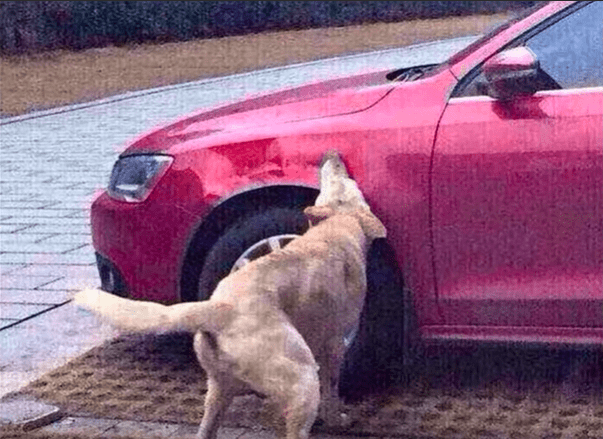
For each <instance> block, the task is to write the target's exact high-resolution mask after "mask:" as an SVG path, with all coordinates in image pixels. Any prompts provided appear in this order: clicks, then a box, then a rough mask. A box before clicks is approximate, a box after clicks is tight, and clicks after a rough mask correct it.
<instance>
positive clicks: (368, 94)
mask: <svg viewBox="0 0 603 439" xmlns="http://www.w3.org/2000/svg"><path fill="white" fill-rule="evenodd" d="M387 83H388V81H387V80H386V78H385V73H384V72H380V73H373V74H368V75H360V76H356V77H351V78H345V79H338V80H331V81H326V82H321V83H316V84H310V85H306V86H302V87H297V88H293V89H288V90H282V91H279V92H276V93H270V94H267V95H263V96H258V97H254V98H251V99H247V100H245V101H242V102H237V103H234V104H231V105H226V106H221V107H219V108H216V109H213V110H209V111H207V110H206V111H204V112H202V113H198V114H194V115H189V116H188V117H186V118H185V119H181V120H179V121H177V122H175V123H173V124H171V125H168V126H166V127H162V128H160V129H157V130H155V131H152V132H151V133H149V134H147V135H145V136H143V137H142V138H140V139H138V140H137V141H135V142H134V143H133V144H132V145H131V146H130V148H128V150H127V152H128V153H130V154H131V153H134V152H136V153H149V152H168V151H169V149H170V147H171V146H173V145H175V144H180V143H182V142H188V141H191V140H194V139H199V138H202V137H207V136H210V135H214V134H217V133H224V132H232V131H238V130H242V131H246V130H249V129H257V128H260V127H262V126H266V125H278V124H281V123H286V122H294V121H300V120H306V119H319V118H323V117H329V116H337V115H342V114H347V113H355V112H358V111H362V110H365V109H367V108H369V107H370V106H372V105H373V104H374V103H375V102H377V101H379V100H380V99H381V98H382V97H383V96H384V95H385V94H386V93H387V91H388V90H389V89H390V88H391V84H389V85H386V86H381V87H379V86H378V85H379V84H381V85H384V84H387Z"/></svg>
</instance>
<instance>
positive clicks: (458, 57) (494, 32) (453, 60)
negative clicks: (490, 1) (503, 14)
mask: <svg viewBox="0 0 603 439" xmlns="http://www.w3.org/2000/svg"><path fill="white" fill-rule="evenodd" d="M547 3H549V2H548V1H544V2H537V3H536V4H535V5H534V6H531V7H529V8H526V9H522V10H520V11H518V12H516V13H515V14H514V16H513V17H512V18H511V19H510V20H507V21H505V22H504V23H503V24H501V25H500V26H498V27H495V28H494V29H492V30H491V31H490V32H488V33H486V34H485V35H484V36H482V37H481V38H478V39H477V40H476V41H474V42H473V43H471V44H469V45H468V46H467V47H465V48H464V49H462V50H461V51H460V52H457V53H455V54H454V55H452V56H451V57H450V58H449V59H448V60H447V61H445V62H444V63H443V64H442V65H451V64H456V63H457V62H459V61H461V60H462V59H463V58H465V57H466V56H467V55H469V54H470V53H472V52H474V51H475V50H477V49H478V48H479V47H481V46H482V45H483V44H485V43H486V42H487V41H489V40H490V39H491V38H493V37H495V36H496V35H498V34H499V33H501V32H503V31H504V30H506V29H508V28H509V27H511V26H512V25H513V24H515V23H517V22H519V21H521V20H523V19H524V18H526V17H528V16H529V15H531V14H533V13H534V12H535V11H537V10H538V9H541V8H542V7H544V6H545V5H546V4H547Z"/></svg>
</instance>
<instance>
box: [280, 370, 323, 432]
mask: <svg viewBox="0 0 603 439" xmlns="http://www.w3.org/2000/svg"><path fill="white" fill-rule="evenodd" d="M304 369H305V370H303V371H301V374H300V375H301V376H300V378H301V379H300V381H299V382H298V383H297V384H296V385H295V386H293V387H292V388H291V389H289V391H288V392H287V394H288V395H287V399H288V401H287V402H286V403H285V408H284V415H285V422H286V429H287V436H286V439H308V437H309V436H310V429H311V428H312V424H314V420H315V419H316V414H317V412H318V405H319V403H320V384H319V380H318V376H317V374H316V369H315V368H314V367H308V366H306V367H305V368H304Z"/></svg>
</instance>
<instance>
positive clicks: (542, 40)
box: [455, 2, 603, 96]
mask: <svg viewBox="0 0 603 439" xmlns="http://www.w3.org/2000/svg"><path fill="white" fill-rule="evenodd" d="M513 46H526V47H528V48H530V49H531V50H532V51H533V52H534V53H535V54H536V57H537V58H538V61H539V62H540V72H539V73H540V75H541V76H544V77H545V78H546V79H547V80H546V81H543V80H541V81H540V84H548V85H547V86H544V87H542V88H540V90H547V89H559V88H562V89H568V88H583V87H598V86H603V2H593V3H590V4H588V5H586V6H585V7H583V8H580V9H578V10H576V11H574V12H573V13H572V14H570V15H568V16H567V17H565V18H563V19H561V20H559V21H557V22H556V23H554V24H553V25H551V26H549V27H547V28H545V29H543V30H541V31H540V32H538V33H537V34H535V35H531V36H528V37H527V38H523V39H522V40H520V41H519V42H517V43H516V44H514V45H513ZM513 46H511V47H513ZM508 48H510V47H506V48H505V49H508ZM476 73H477V74H476ZM476 73H473V75H472V76H473V79H472V80H471V81H470V82H469V83H468V84H467V85H466V86H465V87H463V88H462V89H459V90H457V93H455V96H479V95H484V92H483V90H484V88H483V87H479V85H478V84H480V83H484V82H485V78H484V75H483V73H481V71H480V70H478V71H477V72H476ZM541 79H542V78H541Z"/></svg>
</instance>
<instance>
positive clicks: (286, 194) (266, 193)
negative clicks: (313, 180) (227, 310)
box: [180, 184, 319, 302]
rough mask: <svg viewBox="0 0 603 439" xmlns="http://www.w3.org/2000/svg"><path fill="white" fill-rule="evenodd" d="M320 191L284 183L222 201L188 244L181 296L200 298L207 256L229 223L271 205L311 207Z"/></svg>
mask: <svg viewBox="0 0 603 439" xmlns="http://www.w3.org/2000/svg"><path fill="white" fill-rule="evenodd" d="M318 193H319V191H318V189H315V188H312V187H309V186H296V185H285V184H283V185H275V186H266V187H261V188H256V189H251V190H248V191H245V192H241V193H238V194H235V195H233V196H231V197H229V198H226V199H224V200H222V201H221V202H220V203H219V204H217V205H216V206H215V207H214V208H213V209H212V210H211V211H210V212H209V214H208V215H207V216H205V217H204V218H203V219H201V221H200V222H199V223H198V225H197V226H196V228H195V231H194V233H193V234H192V236H191V238H190V240H189V242H188V245H187V246H186V249H185V253H184V260H183V262H182V266H181V272H180V299H181V300H182V301H183V302H190V301H195V300H197V282H198V278H199V274H200V273H201V269H202V267H203V263H204V261H205V257H206V255H207V253H208V251H209V250H210V249H211V248H212V246H213V245H214V244H215V243H216V241H217V240H218V238H219V237H220V235H221V234H222V233H223V232H224V231H225V230H226V229H227V228H228V227H229V226H231V225H232V224H234V223H235V222H236V221H238V220H240V219H241V218H243V217H245V216H249V215H251V214H253V213H256V212H258V211H260V210H262V209H265V208H267V207H293V208H302V207H305V206H309V205H311V204H312V203H314V200H315V199H316V197H317V196H318Z"/></svg>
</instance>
